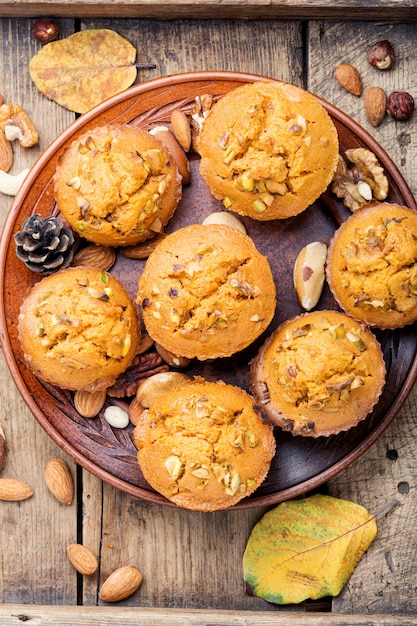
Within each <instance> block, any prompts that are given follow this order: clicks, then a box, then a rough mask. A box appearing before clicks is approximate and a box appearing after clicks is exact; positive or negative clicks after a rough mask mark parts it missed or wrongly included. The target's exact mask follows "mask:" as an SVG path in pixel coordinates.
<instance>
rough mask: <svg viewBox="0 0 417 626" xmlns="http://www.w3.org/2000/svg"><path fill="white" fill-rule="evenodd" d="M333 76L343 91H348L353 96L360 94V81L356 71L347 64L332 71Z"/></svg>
mask: <svg viewBox="0 0 417 626" xmlns="http://www.w3.org/2000/svg"><path fill="white" fill-rule="evenodd" d="M334 76H335V78H336V80H337V82H338V83H339V85H340V86H341V87H343V89H346V91H349V93H352V94H353V95H354V96H360V95H361V94H362V80H361V77H360V75H359V72H358V70H357V69H356V67H354V66H353V65H350V64H349V63H342V64H341V65H338V66H337V67H336V69H335V71H334Z"/></svg>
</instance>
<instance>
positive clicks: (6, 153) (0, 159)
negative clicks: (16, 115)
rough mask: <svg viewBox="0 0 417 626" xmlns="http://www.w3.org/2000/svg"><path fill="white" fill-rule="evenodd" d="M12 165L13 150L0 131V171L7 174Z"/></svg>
mask: <svg viewBox="0 0 417 626" xmlns="http://www.w3.org/2000/svg"><path fill="white" fill-rule="evenodd" d="M12 165H13V149H12V144H11V143H10V141H9V140H8V139H7V137H6V135H5V134H4V132H3V131H2V130H0V170H3V172H8V171H9V169H10V168H11V167H12Z"/></svg>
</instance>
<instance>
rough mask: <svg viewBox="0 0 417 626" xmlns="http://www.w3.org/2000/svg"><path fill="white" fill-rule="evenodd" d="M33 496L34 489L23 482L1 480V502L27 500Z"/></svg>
mask: <svg viewBox="0 0 417 626" xmlns="http://www.w3.org/2000/svg"><path fill="white" fill-rule="evenodd" d="M32 494H33V491H32V489H31V488H30V487H29V486H28V485H26V484H25V483H23V482H22V481H21V480H17V479H16V478H0V500H10V501H18V500H27V499H28V498H30V496H31V495H32Z"/></svg>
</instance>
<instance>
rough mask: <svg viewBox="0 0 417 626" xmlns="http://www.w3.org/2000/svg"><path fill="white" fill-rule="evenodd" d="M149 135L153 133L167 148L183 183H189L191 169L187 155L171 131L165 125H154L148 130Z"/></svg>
mask: <svg viewBox="0 0 417 626" xmlns="http://www.w3.org/2000/svg"><path fill="white" fill-rule="evenodd" d="M149 132H150V134H151V135H154V137H156V138H157V139H159V141H160V142H161V143H163V145H164V146H165V148H166V149H167V150H168V152H169V153H170V155H171V156H172V158H173V159H174V162H175V164H176V166H177V168H178V171H179V173H180V175H181V177H182V182H183V184H184V185H189V184H190V182H191V170H190V163H189V161H188V159H187V155H186V154H185V152H184V150H183V149H182V148H181V146H180V144H179V143H178V141H177V140H176V138H175V137H174V135H173V133H171V131H170V130H169V128H168V127H167V126H155V127H154V128H152V130H150V131H149Z"/></svg>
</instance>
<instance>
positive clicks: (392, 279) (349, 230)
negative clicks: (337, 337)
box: [326, 202, 417, 328]
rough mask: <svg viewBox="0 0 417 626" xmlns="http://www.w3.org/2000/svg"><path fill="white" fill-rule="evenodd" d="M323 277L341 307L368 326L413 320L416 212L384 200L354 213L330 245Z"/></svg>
mask: <svg viewBox="0 0 417 626" xmlns="http://www.w3.org/2000/svg"><path fill="white" fill-rule="evenodd" d="M326 276H327V281H328V283H329V287H330V289H331V291H332V293H333V296H334V297H335V299H336V301H337V302H338V304H339V306H340V307H341V308H342V309H343V310H344V311H345V312H346V313H349V314H350V315H352V317H354V318H355V319H357V320H359V321H363V322H365V323H366V324H368V326H376V327H378V328H399V327H402V326H405V325H406V324H411V323H412V322H414V321H415V320H416V319H417V212H416V211H413V210H412V209H409V208H407V207H404V206H399V205H397V204H389V203H387V202H384V203H381V204H378V205H375V206H369V207H364V208H362V209H359V210H358V211H355V212H354V213H353V214H352V215H351V216H349V218H348V219H347V220H346V222H344V223H343V224H342V225H341V226H340V227H339V229H338V230H337V231H336V233H335V234H334V236H333V239H332V240H331V242H330V246H329V250H328V255H327V267H326Z"/></svg>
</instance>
